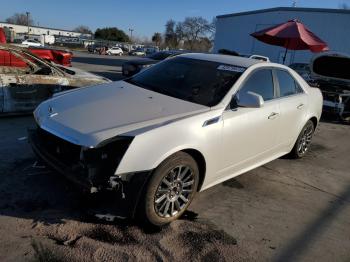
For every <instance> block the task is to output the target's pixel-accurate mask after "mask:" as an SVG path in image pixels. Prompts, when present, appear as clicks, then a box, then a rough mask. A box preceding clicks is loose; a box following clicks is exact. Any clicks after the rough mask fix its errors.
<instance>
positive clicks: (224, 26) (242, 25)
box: [214, 8, 350, 64]
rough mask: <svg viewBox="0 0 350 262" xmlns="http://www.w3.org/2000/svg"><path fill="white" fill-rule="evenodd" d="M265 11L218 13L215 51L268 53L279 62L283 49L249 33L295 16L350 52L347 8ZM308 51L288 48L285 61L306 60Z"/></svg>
mask: <svg viewBox="0 0 350 262" xmlns="http://www.w3.org/2000/svg"><path fill="white" fill-rule="evenodd" d="M303 9H304V11H298V10H297V9H296V11H268V12H263V13H251V14H249V13H248V14H242V15H236V16H235V15H233V16H227V17H218V19H217V26H216V36H215V42H214V52H217V51H218V50H219V49H222V48H225V49H230V50H234V51H237V52H238V53H243V54H259V55H264V56H268V57H270V59H271V60H272V61H274V62H280V63H281V62H282V57H283V55H284V52H285V49H284V48H280V47H276V46H272V45H268V44H265V43H262V42H260V41H258V40H256V39H255V38H253V37H251V36H250V33H253V32H256V31H259V30H262V29H265V28H267V27H269V26H274V25H277V24H280V23H284V22H286V21H288V20H291V19H298V20H300V21H301V22H302V23H303V24H305V25H306V26H307V27H308V28H309V29H310V30H311V31H312V32H314V33H315V34H316V35H317V36H318V37H320V38H321V39H322V40H324V41H325V42H327V44H328V45H329V47H330V49H331V50H334V51H339V52H344V53H348V54H350V37H349V36H350V11H349V12H347V13H346V12H345V13H344V12H339V13H335V12H315V11H312V8H310V10H309V11H305V8H303ZM312 55H313V53H311V52H310V51H291V50H289V51H288V56H287V60H286V64H289V63H295V62H308V61H309V60H310V58H311V57H312Z"/></svg>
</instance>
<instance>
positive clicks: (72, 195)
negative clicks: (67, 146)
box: [0, 54, 350, 261]
mask: <svg viewBox="0 0 350 262" xmlns="http://www.w3.org/2000/svg"><path fill="white" fill-rule="evenodd" d="M98 58H99V59H100V60H96V59H97V58H96V59H95V58H94V56H89V55H85V54H84V55H81V56H79V57H78V58H76V60H75V63H74V64H75V65H76V66H79V67H81V68H86V69H88V70H90V71H94V72H99V73H102V74H105V75H106V74H111V75H112V76H113V77H112V78H113V79H118V78H120V77H121V76H120V67H119V66H118V64H119V63H120V61H119V59H127V58H125V57H124V58H123V57H122V58H119V57H118V58H117V57H98ZM79 59H80V60H79ZM104 59H106V61H104ZM114 60H116V61H114ZM89 68H90V69H89ZM92 69H93V70H92ZM113 70H115V71H113ZM33 124H34V123H33V120H32V117H31V116H26V117H11V118H10V117H6V118H0V160H1V161H0V176H1V178H0V179H1V180H0V181H1V182H0V235H1V239H0V261H27V260H29V261H33V260H39V261H40V260H41V261H47V259H48V258H50V259H51V261H62V260H64V261H113V260H115V261H120V260H159V261H161V260H164V261H173V260H176V261H179V260H189V261H198V260H208V261H213V260H226V261H271V260H273V261H349V259H350V222H349V221H350V220H349V217H350V203H349V202H350V172H349V170H350V155H349V154H350V139H349V136H350V126H346V125H341V124H337V123H334V124H332V123H324V122H323V123H321V124H320V125H319V128H318V130H317V132H316V134H315V137H314V141H313V145H312V148H311V151H310V152H309V154H308V155H307V156H306V157H305V158H304V159H302V160H288V159H278V160H276V161H273V162H271V163H269V164H267V165H265V166H263V167H260V168H257V169H255V170H253V171H251V172H249V173H246V174H244V175H242V176H239V177H237V178H236V179H232V180H230V181H227V182H224V183H223V184H220V185H218V186H215V187H213V188H211V189H208V190H206V191H204V192H202V193H200V194H199V195H198V196H197V198H196V199H195V201H194V202H193V204H192V205H191V207H190V210H191V212H188V213H187V215H186V217H185V218H183V219H182V220H179V221H177V222H175V223H173V224H171V225H170V226H168V227H165V228H163V229H161V230H160V229H159V230H155V229H143V228H140V227H138V226H137V225H134V224H133V223H130V222H128V221H123V220H117V221H115V222H112V223H106V222H103V221H100V220H97V219H94V218H93V217H92V216H91V214H90V213H88V212H87V211H88V210H89V211H91V210H93V208H94V207H95V206H96V205H97V203H98V202H97V201H98V200H97V199H95V198H94V197H91V196H90V197H89V196H85V195H82V194H80V193H79V192H78V191H77V190H76V189H75V188H74V187H72V185H70V183H68V182H66V181H65V180H63V179H61V178H60V176H59V175H56V174H53V173H52V172H50V171H48V170H47V169H45V168H42V167H41V166H40V163H39V164H38V163H36V159H35V157H34V155H33V153H32V152H31V150H30V147H29V145H28V143H27V140H26V129H27V127H30V126H32V125H33ZM100 200H101V199H100ZM197 215H198V216H197Z"/></svg>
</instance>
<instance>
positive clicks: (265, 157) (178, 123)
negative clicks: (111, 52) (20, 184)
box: [30, 54, 322, 225]
mask: <svg viewBox="0 0 350 262" xmlns="http://www.w3.org/2000/svg"><path fill="white" fill-rule="evenodd" d="M321 110H322V95H321V92H320V91H319V89H316V88H311V87H309V86H308V85H307V83H306V82H305V81H304V80H303V79H302V78H301V77H300V76H299V75H298V74H297V73H296V72H294V71H293V70H292V69H290V68H288V67H286V66H283V65H280V64H274V63H268V62H263V61H259V60H255V59H249V58H242V57H234V56H227V55H214V54H184V55H179V56H176V57H173V58H170V59H166V60H165V61H163V62H161V63H159V64H157V65H154V66H152V67H150V68H149V69H147V70H145V71H143V72H141V73H139V74H136V75H134V76H133V77H131V78H128V79H125V80H124V81H118V82H113V83H108V84H102V85H98V86H96V87H89V88H81V89H78V90H73V91H66V92H62V93H59V94H57V95H56V96H55V97H53V98H52V99H50V100H47V101H45V102H43V103H42V104H40V105H39V107H38V108H37V109H36V110H35V112H34V117H35V120H36V122H37V129H36V130H33V131H31V134H30V138H31V139H30V141H31V144H32V147H33V150H34V152H35V153H36V154H37V155H38V156H39V157H40V158H41V159H42V160H44V161H45V162H46V163H47V164H48V165H49V166H51V167H53V168H54V169H56V170H57V171H59V172H60V173H62V174H63V175H65V176H66V177H68V178H70V179H71V180H73V181H75V182H77V183H79V184H81V185H83V186H84V187H85V188H87V189H88V190H90V191H91V192H98V191H102V190H115V191H116V192H118V194H119V193H120V195H121V196H122V198H123V199H124V201H125V202H126V203H127V204H128V209H127V210H128V214H127V215H128V216H134V215H136V216H137V217H139V218H142V219H143V220H144V221H148V222H149V223H151V224H154V225H163V224H166V223H169V222H171V221H173V220H175V219H177V218H178V217H179V216H181V214H182V213H183V212H184V211H185V210H186V209H187V208H188V206H189V205H190V203H191V201H192V199H193V197H194V196H195V194H196V193H197V192H199V191H202V190H205V189H207V188H209V187H212V186H214V185H216V184H218V183H221V182H223V181H225V180H228V179H230V178H233V177H235V176H237V175H240V174H242V173H244V172H247V171H249V170H251V169H253V168H256V167H258V166H261V165H263V164H265V163H267V162H269V161H272V160H274V159H276V158H279V157H281V156H283V155H286V154H289V155H290V156H291V157H293V158H300V157H303V156H304V155H305V154H306V152H307V151H308V149H309V146H310V142H311V138H312V135H313V133H314V130H315V128H316V126H317V123H318V121H319V119H320V116H321Z"/></svg>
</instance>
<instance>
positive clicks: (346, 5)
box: [339, 3, 350, 9]
mask: <svg viewBox="0 0 350 262" xmlns="http://www.w3.org/2000/svg"><path fill="white" fill-rule="evenodd" d="M339 8H341V9H350V6H349V5H348V4H347V3H342V4H340V5H339Z"/></svg>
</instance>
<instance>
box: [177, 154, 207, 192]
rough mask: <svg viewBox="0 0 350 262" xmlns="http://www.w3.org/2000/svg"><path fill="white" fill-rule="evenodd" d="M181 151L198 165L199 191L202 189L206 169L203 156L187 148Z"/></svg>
mask: <svg viewBox="0 0 350 262" xmlns="http://www.w3.org/2000/svg"><path fill="white" fill-rule="evenodd" d="M181 151H182V152H185V153H187V154H189V155H190V156H191V157H192V158H193V159H194V161H196V163H197V165H198V171H199V183H198V188H197V191H200V190H201V188H202V185H203V182H204V179H205V174H206V168H207V167H206V161H205V158H204V156H203V154H202V153H201V152H199V151H198V150H196V149H192V148H187V149H183V150H181Z"/></svg>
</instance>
